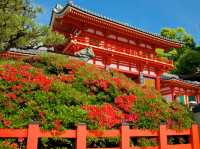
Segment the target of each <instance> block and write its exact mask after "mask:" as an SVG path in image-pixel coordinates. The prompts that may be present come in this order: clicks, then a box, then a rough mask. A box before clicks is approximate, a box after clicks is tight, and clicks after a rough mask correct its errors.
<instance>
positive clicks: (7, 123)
mask: <svg viewBox="0 0 200 149" xmlns="http://www.w3.org/2000/svg"><path fill="white" fill-rule="evenodd" d="M3 124H4V126H6V127H9V126H10V125H11V124H12V122H11V121H10V120H3Z"/></svg>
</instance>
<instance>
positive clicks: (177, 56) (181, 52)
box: [161, 27, 200, 80]
mask: <svg viewBox="0 0 200 149" xmlns="http://www.w3.org/2000/svg"><path fill="white" fill-rule="evenodd" d="M161 35H162V36H164V37H167V38H170V39H174V40H178V41H180V42H183V46H182V47H181V48H178V49H174V48H172V49H171V50H170V51H169V52H168V54H169V55H170V53H174V54H173V55H171V57H172V59H173V60H174V62H175V66H176V69H175V70H174V71H172V73H176V74H178V75H179V76H180V77H181V78H183V79H190V80H200V78H199V76H200V47H196V45H195V42H194V39H193V37H192V36H191V35H190V34H188V33H187V32H186V31H185V29H184V28H182V27H179V28H175V29H173V28H163V29H162V30H161Z"/></svg>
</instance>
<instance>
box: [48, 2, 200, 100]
mask: <svg viewBox="0 0 200 149" xmlns="http://www.w3.org/2000/svg"><path fill="white" fill-rule="evenodd" d="M51 27H52V29H53V30H54V31H57V32H60V33H63V34H65V36H67V37H68V38H69V41H68V43H67V44H66V45H65V47H64V48H63V49H62V50H61V51H59V52H61V53H63V54H69V55H73V54H74V53H75V52H77V51H80V50H82V49H84V48H88V47H89V48H92V50H93V51H94V53H95V58H93V59H91V60H89V61H88V63H92V64H96V65H98V66H99V67H104V68H106V69H107V68H112V69H116V70H118V71H120V72H123V73H125V74H126V75H127V76H129V77H130V78H132V79H133V80H135V81H136V82H138V83H141V84H145V85H147V86H152V87H155V88H156V89H157V90H159V91H160V88H161V87H162V88H163V89H162V93H163V95H165V96H166V97H170V99H169V100H172V99H173V98H174V96H175V94H177V95H178V96H180V95H189V93H191V92H192V93H194V94H192V95H194V96H196V97H197V96H198V98H196V99H199V95H198V94H199V92H200V87H199V86H198V87H193V86H190V87H188V86H187V85H186V86H184V83H183V82H182V83H181V81H178V80H162V81H161V75H162V74H163V73H165V72H168V71H169V70H172V69H173V68H174V66H173V62H172V61H171V60H166V59H165V60H163V59H159V58H157V57H156V52H155V49H156V48H162V49H164V50H165V51H167V50H169V49H170V48H180V47H181V46H182V44H181V43H180V42H177V41H174V40H170V39H167V38H165V37H162V36H160V35H157V34H153V33H149V32H145V31H143V30H140V29H138V28H135V27H133V26H130V25H128V24H124V23H121V22H117V21H115V20H112V19H110V18H107V17H104V16H101V15H97V14H95V13H92V12H89V11H87V10H85V9H82V8H80V7H78V6H75V5H73V4H71V3H69V4H67V5H66V6H65V7H62V6H60V5H57V6H56V7H55V8H54V10H53V13H52V18H51ZM161 82H162V86H161ZM177 88H178V93H177ZM180 88H181V89H180ZM182 88H183V90H184V91H182ZM189 90H190V91H189ZM191 90H192V91H191ZM185 103H187V101H185Z"/></svg>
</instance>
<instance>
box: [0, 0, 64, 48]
mask: <svg viewBox="0 0 200 149" xmlns="http://www.w3.org/2000/svg"><path fill="white" fill-rule="evenodd" d="M40 12H42V8H41V7H38V6H36V7H34V6H33V5H32V3H31V1H30V0H1V1H0V49H1V50H7V49H9V48H13V47H16V48H23V49H26V48H30V47H34V46H37V45H38V44H41V43H42V44H43V45H44V46H49V45H56V44H62V43H64V42H65V37H64V36H63V35H61V34H58V33H55V32H52V31H51V30H50V28H49V27H48V26H43V25H38V24H37V23H36V21H35V18H36V16H37V14H38V13H40Z"/></svg>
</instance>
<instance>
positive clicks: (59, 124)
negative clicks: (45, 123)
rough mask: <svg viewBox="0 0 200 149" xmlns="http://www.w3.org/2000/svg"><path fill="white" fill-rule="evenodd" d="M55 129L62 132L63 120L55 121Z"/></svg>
mask: <svg viewBox="0 0 200 149" xmlns="http://www.w3.org/2000/svg"><path fill="white" fill-rule="evenodd" d="M54 128H55V129H56V130H60V128H61V120H55V121H54Z"/></svg>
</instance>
